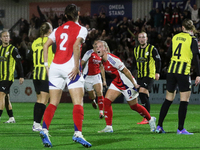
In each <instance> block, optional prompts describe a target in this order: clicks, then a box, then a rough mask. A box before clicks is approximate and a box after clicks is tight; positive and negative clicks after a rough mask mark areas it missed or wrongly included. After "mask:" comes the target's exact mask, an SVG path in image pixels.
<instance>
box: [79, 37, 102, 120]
mask: <svg viewBox="0 0 200 150" xmlns="http://www.w3.org/2000/svg"><path fill="white" fill-rule="evenodd" d="M97 42H98V40H95V41H94V44H93V49H91V50H88V51H87V52H86V53H85V54H84V56H83V58H82V60H81V65H82V66H83V65H84V64H85V63H86V64H85V67H84V69H83V77H84V79H85V85H84V86H85V90H86V91H87V92H88V95H89V99H91V100H92V106H93V107H94V108H95V109H97V104H96V100H95V98H96V94H97V97H98V106H99V118H100V119H102V118H103V117H104V115H103V100H104V96H103V87H102V79H101V75H100V72H101V74H102V78H103V85H104V86H106V78H105V71H104V69H103V66H102V64H101V57H99V56H98V55H97V52H96V44H97ZM94 90H95V91H94ZM95 92H96V94H95Z"/></svg>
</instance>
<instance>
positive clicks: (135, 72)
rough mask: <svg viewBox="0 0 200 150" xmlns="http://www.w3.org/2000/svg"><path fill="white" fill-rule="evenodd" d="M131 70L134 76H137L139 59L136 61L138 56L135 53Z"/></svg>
mask: <svg viewBox="0 0 200 150" xmlns="http://www.w3.org/2000/svg"><path fill="white" fill-rule="evenodd" d="M134 50H135V49H134ZM131 71H132V73H133V76H134V77H137V61H136V58H135V55H134V54H133V62H132V66H131Z"/></svg>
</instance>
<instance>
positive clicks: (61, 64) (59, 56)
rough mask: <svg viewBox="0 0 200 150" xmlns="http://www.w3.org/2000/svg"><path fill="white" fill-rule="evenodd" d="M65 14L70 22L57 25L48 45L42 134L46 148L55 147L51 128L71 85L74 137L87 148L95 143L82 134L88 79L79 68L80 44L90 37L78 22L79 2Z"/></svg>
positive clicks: (45, 51)
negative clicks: (50, 51) (47, 96)
mask: <svg viewBox="0 0 200 150" xmlns="http://www.w3.org/2000/svg"><path fill="white" fill-rule="evenodd" d="M65 16H66V18H67V19H68V21H67V22H66V23H65V24H63V25H62V26H60V27H58V28H56V29H55V30H54V31H53V32H52V33H51V34H50V35H49V39H48V40H47V42H46V43H45V44H44V65H45V67H46V70H47V73H48V74H49V93H50V104H49V105H48V107H47V108H46V110H45V112H44V117H43V126H42V131H41V132H40V136H41V138H42V142H43V144H44V146H45V147H52V144H51V141H50V139H49V134H48V130H49V126H50V123H51V121H52V119H53V116H54V113H55V111H56V109H57V106H58V104H59V102H60V98H61V95H62V90H63V89H64V87H65V85H66V84H67V86H68V89H69V93H70V96H71V99H72V103H73V105H74V108H73V121H74V129H75V132H74V135H73V137H72V140H73V141H75V142H79V143H81V144H82V145H83V146H85V147H91V146H92V145H91V144H90V143H89V142H87V141H86V140H85V139H84V137H83V135H82V122H83V116H84V111H83V95H84V79H83V77H82V75H81V73H80V70H79V69H80V47H81V44H82V43H83V42H84V41H85V38H86V36H87V29H86V28H85V27H82V26H80V25H79V24H78V18H79V16H78V10H77V6H76V5H74V4H70V5H68V6H67V7H66V9H65ZM53 42H56V53H55V56H54V60H53V62H52V63H51V66H50V69H49V68H48V63H47V62H48V47H49V46H51V45H52V44H53Z"/></svg>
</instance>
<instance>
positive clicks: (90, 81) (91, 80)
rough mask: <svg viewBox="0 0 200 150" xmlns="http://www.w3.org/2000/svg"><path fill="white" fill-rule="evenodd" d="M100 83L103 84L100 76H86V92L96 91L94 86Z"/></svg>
mask: <svg viewBox="0 0 200 150" xmlns="http://www.w3.org/2000/svg"><path fill="white" fill-rule="evenodd" d="M98 83H100V84H102V80H101V75H100V74H97V75H93V76H86V77H85V84H84V87H85V90H86V91H93V90H94V88H93V86H94V85H95V84H98Z"/></svg>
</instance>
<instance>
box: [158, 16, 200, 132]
mask: <svg viewBox="0 0 200 150" xmlns="http://www.w3.org/2000/svg"><path fill="white" fill-rule="evenodd" d="M182 30H183V32H181V33H179V34H176V35H175V36H174V37H173V38H172V42H171V45H170V47H169V49H168V56H169V57H170V65H169V68H168V73H167V92H166V99H165V101H164V103H163V105H162V107H161V110H160V116H159V120H158V126H157V129H156V132H158V133H164V132H165V131H164V130H163V121H164V119H165V116H166V115H167V112H168V110H169V107H170V106H171V104H172V102H173V100H174V97H175V95H176V88H177V86H178V88H179V92H180V105H179V110H178V118H179V121H178V129H177V134H193V133H189V132H188V131H187V130H186V129H184V122H185V118H186V113H187V106H188V102H189V98H190V94H191V79H190V68H191V62H192V60H193V61H194V64H195V68H196V72H197V77H196V80H195V84H196V85H198V84H199V82H200V64H199V49H198V40H197V39H196V37H194V36H193V35H194V33H195V32H196V29H195V27H194V25H193V22H192V21H191V20H189V19H185V20H184V21H183V23H182Z"/></svg>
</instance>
